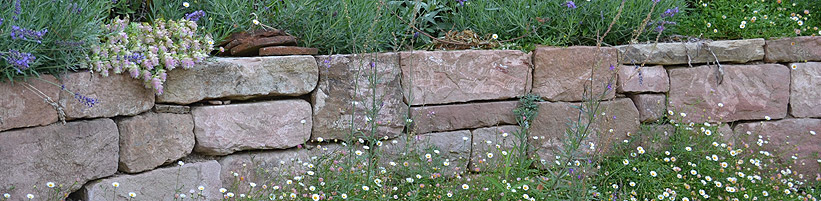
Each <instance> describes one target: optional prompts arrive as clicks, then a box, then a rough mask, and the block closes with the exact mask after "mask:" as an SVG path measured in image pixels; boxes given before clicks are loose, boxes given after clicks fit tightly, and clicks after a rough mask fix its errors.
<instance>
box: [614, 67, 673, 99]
mask: <svg viewBox="0 0 821 201" xmlns="http://www.w3.org/2000/svg"><path fill="white" fill-rule="evenodd" d="M619 68H620V69H619V87H618V91H619V92H621V93H623V92H631V93H632V92H638V93H641V92H667V91H668V90H670V79H669V78H668V77H667V70H664V67H662V66H653V67H647V66H645V67H639V66H620V67H619ZM636 68H638V70H637V69H636Z"/></svg>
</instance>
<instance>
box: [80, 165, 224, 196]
mask: <svg viewBox="0 0 821 201" xmlns="http://www.w3.org/2000/svg"><path fill="white" fill-rule="evenodd" d="M114 182H117V183H120V187H117V188H116V189H115V188H114V187H113V186H112V183H114ZM220 185H221V183H220V164H219V163H217V162H216V161H206V162H199V163H188V164H185V165H183V166H178V165H174V166H171V167H167V168H161V169H156V170H152V171H148V172H144V173H141V174H135V175H117V176H114V177H109V178H106V179H101V180H97V181H94V182H91V183H89V184H87V185H86V186H85V187H83V191H82V192H81V194H82V195H81V197H82V199H83V200H88V201H98V200H179V199H180V198H176V197H180V196H179V194H186V197H187V199H200V200H221V199H222V193H220V192H219V188H220V187H221V186H220ZM199 186H202V187H204V188H205V189H204V190H202V191H200V190H199V189H198V187H199ZM178 189H179V192H177V190H178ZM191 191H194V193H193V194H192V193H190V192H191ZM129 192H134V193H136V194H137V196H136V197H134V198H131V197H129V196H128V193H129Z"/></svg>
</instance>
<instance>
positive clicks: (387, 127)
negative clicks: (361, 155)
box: [311, 53, 408, 140]
mask: <svg viewBox="0 0 821 201" xmlns="http://www.w3.org/2000/svg"><path fill="white" fill-rule="evenodd" d="M316 61H317V63H318V64H319V65H320V66H321V68H322V70H321V71H320V72H319V84H318V86H317V90H316V91H314V93H312V94H311V99H312V100H311V102H313V103H314V106H313V111H314V117H313V121H314V122H313V132H312V133H313V136H311V138H312V139H316V138H318V137H322V138H324V139H329V140H330V139H345V138H346V137H348V134H349V133H350V132H351V128H350V126H351V117H352V115H355V116H353V121H354V127H355V128H359V129H361V130H368V131H369V130H370V128H371V127H370V123H369V122H368V121H367V120H366V118H368V116H367V114H368V111H369V110H370V108H373V107H374V105H373V99H374V98H373V97H376V100H377V103H376V104H377V105H376V107H379V112H378V113H377V116H376V118H374V120H375V121H376V124H377V125H378V126H377V131H378V133H377V136H375V137H389V138H393V137H396V136H398V135H399V134H401V133H402V129H403V128H404V126H405V124H404V119H405V118H404V117H405V116H406V115H407V111H408V108H407V105H405V103H404V102H403V101H402V97H403V96H402V88H401V87H402V86H401V83H400V69H399V55H398V54H393V53H386V54H375V55H374V54H363V55H334V56H319V57H317V60H316ZM371 62H375V63H374V68H371V66H370V63H371ZM374 70H375V71H376V77H377V79H378V80H379V82H378V83H377V84H376V85H373V86H371V85H372V84H370V82H369V81H368V79H369V78H370V77H372V75H373V73H374ZM352 103H353V105H352Z"/></svg>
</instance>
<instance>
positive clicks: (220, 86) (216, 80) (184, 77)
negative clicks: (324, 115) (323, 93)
mask: <svg viewBox="0 0 821 201" xmlns="http://www.w3.org/2000/svg"><path fill="white" fill-rule="evenodd" d="M318 74H319V69H318V68H317V66H316V61H315V60H314V58H313V57H311V56H285V57H249V58H217V61H216V62H209V63H204V64H199V65H196V66H194V68H192V69H187V70H184V69H179V70H174V71H170V72H169V73H168V80H167V81H166V83H165V93H164V94H163V95H159V96H157V102H161V103H177V104H189V103H193V102H197V101H200V100H203V99H215V98H222V99H235V100H243V99H249V98H256V97H267V96H299V95H304V94H308V93H310V92H311V91H313V90H314V87H316V82H317V76H318Z"/></svg>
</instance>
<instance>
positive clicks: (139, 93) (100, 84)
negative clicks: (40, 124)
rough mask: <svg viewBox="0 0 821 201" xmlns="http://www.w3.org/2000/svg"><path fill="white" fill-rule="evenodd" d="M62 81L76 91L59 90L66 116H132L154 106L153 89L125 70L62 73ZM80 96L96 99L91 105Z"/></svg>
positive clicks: (69, 117)
mask: <svg viewBox="0 0 821 201" xmlns="http://www.w3.org/2000/svg"><path fill="white" fill-rule="evenodd" d="M63 85H65V87H66V89H67V90H69V91H71V92H74V93H75V94H72V93H69V92H68V91H62V92H61V93H60V105H61V106H63V110H64V111H65V112H66V118H67V119H80V118H97V117H115V116H133V115H137V114H139V113H143V112H145V111H148V110H150V109H151V108H152V107H154V90H153V89H147V88H145V84H143V81H142V80H137V79H134V78H131V77H129V76H128V75H126V74H113V75H109V76H108V77H103V76H100V75H99V74H95V75H93V76H92V75H91V74H90V73H88V72H78V73H69V74H67V75H66V76H64V77H63ZM77 94H79V96H78V95H77ZM80 96H85V97H88V98H94V99H97V100H96V103H95V104H93V106H91V107H89V105H88V104H87V101H82V100H84V99H82V97H80Z"/></svg>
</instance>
